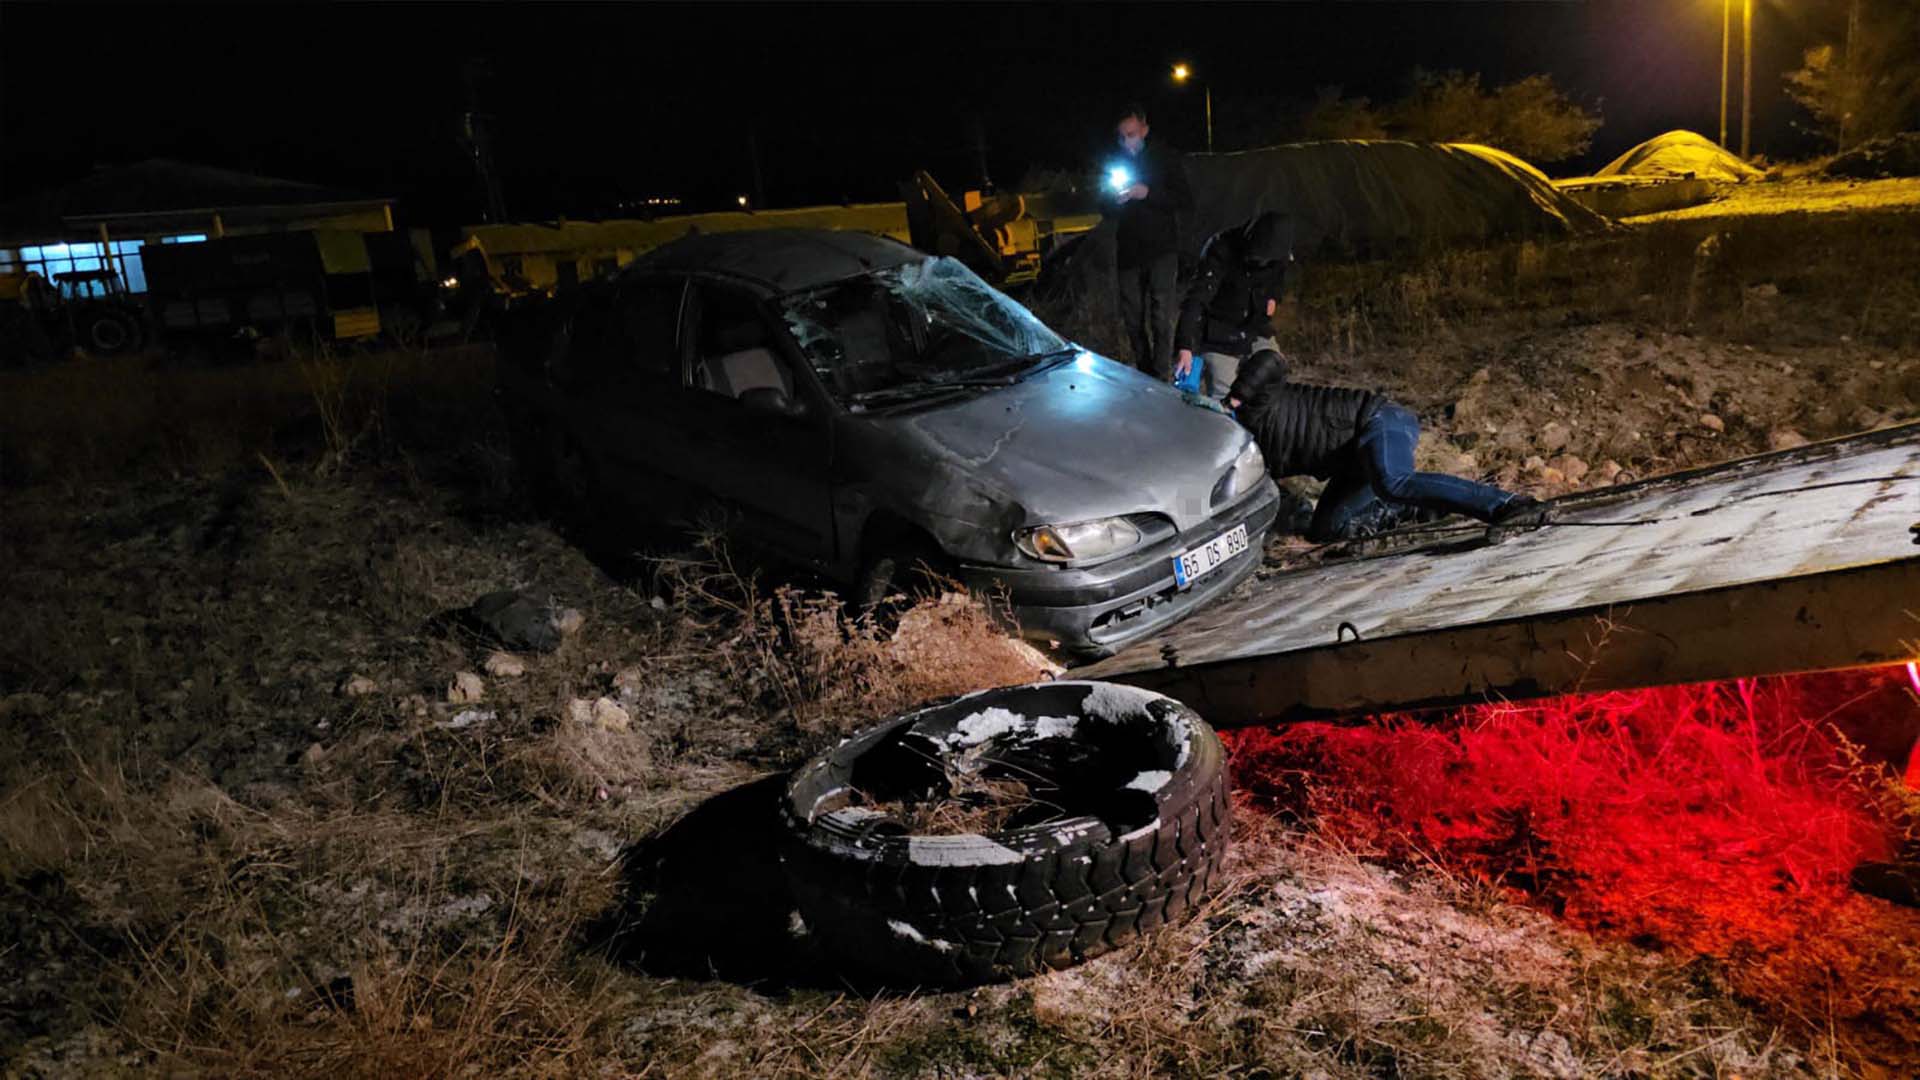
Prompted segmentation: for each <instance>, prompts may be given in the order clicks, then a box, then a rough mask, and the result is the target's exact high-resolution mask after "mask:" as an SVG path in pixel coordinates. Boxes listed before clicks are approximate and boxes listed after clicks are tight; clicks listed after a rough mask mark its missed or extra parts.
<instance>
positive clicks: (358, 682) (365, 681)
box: [340, 675, 380, 697]
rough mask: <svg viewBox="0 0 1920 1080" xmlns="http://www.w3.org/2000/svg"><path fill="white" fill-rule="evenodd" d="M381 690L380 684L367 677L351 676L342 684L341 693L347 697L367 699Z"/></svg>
mask: <svg viewBox="0 0 1920 1080" xmlns="http://www.w3.org/2000/svg"><path fill="white" fill-rule="evenodd" d="M379 689H380V684H379V683H377V682H374V681H373V680H372V679H369V678H367V677H366V676H365V675H349V676H347V678H346V681H344V682H342V683H341V684H340V693H341V694H342V695H343V696H345V697H366V696H367V695H368V694H371V693H375V692H377V691H378V690H379Z"/></svg>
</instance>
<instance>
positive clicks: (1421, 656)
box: [1075, 424, 1920, 727]
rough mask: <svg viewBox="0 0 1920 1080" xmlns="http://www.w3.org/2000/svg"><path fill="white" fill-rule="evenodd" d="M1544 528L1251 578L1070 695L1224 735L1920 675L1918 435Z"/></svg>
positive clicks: (1835, 443)
mask: <svg viewBox="0 0 1920 1080" xmlns="http://www.w3.org/2000/svg"><path fill="white" fill-rule="evenodd" d="M1554 508H1555V513H1556V515H1557V516H1556V521H1555V523H1554V524H1550V525H1547V526H1545V527H1543V528H1539V529H1534V530H1530V531H1519V532H1505V531H1504V530H1500V529H1487V528H1484V527H1476V528H1472V529H1440V528H1435V529H1434V530H1433V531H1432V536H1433V538H1434V542H1432V543H1430V544H1425V545H1423V546H1420V547H1417V548H1414V549H1412V550H1402V551H1398V552H1395V553H1392V554H1385V555H1380V556H1376V557H1370V558H1357V559H1348V560H1345V561H1340V562H1333V563H1328V564H1324V565H1320V566H1316V567H1312V568H1307V569H1299V570H1292V571H1283V572H1279V573H1275V574H1272V575H1271V576H1266V577H1257V578H1256V579H1254V580H1253V581H1251V582H1249V583H1248V584H1247V585H1244V586H1242V587H1241V588H1240V589H1239V590H1237V591H1236V592H1235V593H1234V594H1233V595H1231V596H1229V597H1228V598H1227V599H1225V600H1223V601H1222V602H1221V603H1220V604H1218V605H1216V606H1214V607H1211V608H1208V609H1206V610H1204V611H1202V612H1200V613H1198V614H1196V615H1195V616H1194V617H1193V618H1191V619H1188V620H1186V621H1185V622H1182V623H1180V624H1179V625H1177V626H1174V627H1172V628H1170V629H1168V631H1167V632H1166V633H1164V634H1161V635H1159V636H1157V637H1154V638H1152V639H1150V640H1148V641H1145V642H1142V643H1140V644H1138V645H1135V646H1133V647H1131V648H1129V649H1127V650H1125V651H1122V652H1120V653H1119V654H1117V655H1115V656H1112V657H1110V658H1108V659H1105V660H1102V661H1100V662H1098V663H1096V664H1093V665H1091V666H1089V667H1086V668H1083V669H1081V670H1079V671H1076V672H1075V675H1076V677H1081V676H1084V677H1086V678H1095V679H1112V680H1116V681H1120V682H1127V683H1132V684H1134V685H1138V686H1142V687H1147V688H1149V689H1153V690H1157V691H1160V692H1162V693H1165V694H1168V695H1171V696H1173V697H1175V698H1178V699H1180V700H1182V701H1185V702H1186V703H1188V704H1189V705H1191V706H1193V707H1194V708H1195V709H1197V710H1198V711H1199V712H1200V713H1201V714H1202V715H1204V716H1206V717H1207V718H1208V719H1209V720H1210V721H1211V722H1213V723H1214V724H1215V725H1216V726H1219V727H1235V726H1244V725H1250V724H1270V723H1277V722H1283V721H1290V720H1303V719H1315V718H1320V719H1326V718H1336V717H1341V716H1353V715H1361V714H1373V713H1381V712H1392V711H1407V710H1417V709H1425V708H1433V707H1441V706H1449V705H1459V704H1467V703H1472V702H1482V701H1487V700H1498V699H1503V698H1504V699H1519V698H1529V697H1540V696H1547V695H1554V694H1565V693H1577V692H1585V691H1601V690H1616V689H1628V688H1634V687H1642V686H1656V685H1667V684H1673V683H1687V682H1700V681H1706V680H1712V679H1728V678H1742V677H1750V676H1760V675H1775V674H1787V673H1792V672H1801V671H1815V670H1824V669H1832V668H1845V667H1859V666H1867V665H1876V664H1888V663H1897V662H1901V661H1908V660H1911V659H1913V658H1914V657H1915V656H1920V646H1916V642H1920V546H1916V545H1917V544H1920V424H1908V425H1904V426H1901V427H1894V428H1886V429H1883V430H1880V431H1874V432H1870V433H1867V434H1864V435H1857V436H1852V437H1849V438H1844V439H1835V440H1831V441H1827V442H1821V443H1813V444H1810V445H1807V446H1802V447H1799V448H1796V449H1792V450H1785V451H1780V452H1777V453H1771V454H1763V455H1760V456H1757V457H1750V458H1743V459H1740V460H1737V461H1732V462H1728V463H1726V464H1724V465H1717V466H1713V467H1710V468H1703V469H1695V470H1691V471H1687V472H1681V473H1675V474H1672V475H1668V476H1661V477H1656V478H1652V479H1649V480H1645V481H1641V482H1638V483H1633V484H1627V485H1622V486H1620V487H1613V488H1607V489H1604V490H1599V491H1593V492H1587V493H1583V494H1579V495H1574V496H1570V497H1568V498H1565V499H1561V500H1558V501H1556V502H1555V503H1554ZM1503 532H1505V535H1502V533H1503Z"/></svg>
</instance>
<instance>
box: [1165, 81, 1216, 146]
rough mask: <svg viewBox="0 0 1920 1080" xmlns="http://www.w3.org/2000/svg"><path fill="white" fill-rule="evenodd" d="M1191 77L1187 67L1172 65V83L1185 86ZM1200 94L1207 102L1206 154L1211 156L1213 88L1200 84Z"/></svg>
mask: <svg viewBox="0 0 1920 1080" xmlns="http://www.w3.org/2000/svg"><path fill="white" fill-rule="evenodd" d="M1192 75H1193V69H1192V68H1189V67H1188V66H1187V65H1185V64H1175V65H1173V81H1174V82H1176V83H1179V84H1181V85H1182V86H1184V85H1186V82H1187V79H1188V78H1190V77H1191V76H1192ZM1200 92H1201V93H1202V94H1204V95H1205V96H1206V100H1207V153H1209V154H1211V153H1213V87H1211V86H1208V85H1207V84H1206V83H1201V84H1200Z"/></svg>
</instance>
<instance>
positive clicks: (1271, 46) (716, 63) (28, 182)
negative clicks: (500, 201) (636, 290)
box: [0, 0, 1841, 224]
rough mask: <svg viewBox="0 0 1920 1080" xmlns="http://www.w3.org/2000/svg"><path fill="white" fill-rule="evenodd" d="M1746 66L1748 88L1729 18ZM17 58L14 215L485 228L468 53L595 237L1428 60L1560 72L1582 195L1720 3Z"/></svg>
mask: <svg viewBox="0 0 1920 1080" xmlns="http://www.w3.org/2000/svg"><path fill="white" fill-rule="evenodd" d="M1840 7H1841V5H1840V3H1839V2H1838V0H1756V4H1755V32H1754V33H1755V51H1756V57H1757V59H1756V64H1755V76H1754V90H1755V95H1754V96H1755V110H1756V115H1755V125H1754V143H1755V149H1756V150H1757V151H1760V152H1767V153H1772V154H1775V155H1786V154H1792V153H1805V152H1807V151H1809V150H1810V149H1812V147H1811V146H1810V145H1809V144H1808V143H1807V142H1806V140H1805V138H1804V137H1803V136H1802V135H1800V134H1799V133H1798V132H1797V131H1795V130H1794V128H1793V127H1792V126H1791V122H1792V121H1795V120H1804V117H1803V116H1802V115H1801V113H1800V111H1799V110H1798V108H1797V107H1795V106H1793V105H1792V104H1791V103H1790V102H1788V101H1787V100H1786V99H1785V97H1784V95H1783V94H1782V93H1781V89H1780V87H1781V83H1780V75H1781V73H1782V72H1784V71H1786V70H1788V69H1790V68H1792V67H1795V66H1797V65H1798V62H1799V55H1800V50H1801V49H1803V48H1805V47H1806V46H1808V45H1809V44H1812V43H1814V41H1815V40H1816V39H1817V38H1818V37H1819V36H1820V35H1821V34H1822V33H1823V32H1826V33H1831V30H1830V28H1831V27H1833V26H1837V25H1838V24H1839V22H1838V20H1839V14H1838V11H1839V9H1840ZM1734 48H1735V68H1734V79H1735V86H1736V89H1737V86H1738V76H1739V69H1738V48H1739V16H1738V12H1737V11H1736V13H1735V20H1734ZM0 54H3V55H0V122H3V123H4V129H3V130H0V198H13V197H16V196H19V195H21V194H24V193H26V192H29V191H32V190H34V189H36V188H39V187H43V186H46V185H49V184H58V183H60V182H62V181H65V180H68V179H71V178H73V177H75V176H78V175H81V174H84V173H85V172H86V171H87V170H88V169H89V168H91V167H93V166H95V165H102V164H114V163H123V162H130V161H136V160H140V159H142V158H146V157H156V156H165V157H175V158H182V159H186V160H191V161H197V162H203V163H206V164H212V165H219V166H225V167H230V168H238V169H244V170H250V171H256V172H262V173H266V174H270V175H277V176H284V177H287V178H290V179H297V180H306V181H311V182H314V183H321V184H326V185H330V186H336V187H344V188H349V189H354V190H357V191H360V192H364V193H369V194H383V195H394V196H398V197H399V198H400V199H401V200H402V213H403V215H404V216H406V217H407V218H408V219H410V220H411V221H413V222H416V223H437V224H449V223H456V222H461V221H474V220H477V218H478V212H477V201H476V199H475V197H474V193H473V184H472V180H471V172H470V170H469V168H468V166H467V164H466V161H465V159H464V158H463V157H462V155H461V152H460V149H459V146H458V144H457V142H456V140H455V137H454V135H455V130H456V126H457V121H458V117H459V114H460V113H461V111H462V109H463V102H464V101H465V97H466V90H465V86H464V82H463V79H462V69H463V65H464V62H465V61H466V60H467V59H468V58H470V57H485V58H486V59H487V60H488V61H489V62H490V64H491V67H492V71H493V75H492V78H491V79H490V80H488V81H486V82H485V83H484V84H483V85H482V88H481V95H482V102H483V104H484V106H485V108H486V110H487V111H489V112H491V113H492V114H493V115H494V117H495V134H496V141H497V154H498V158H499V163H500V171H501V173H502V176H503V181H504V185H505V189H506V197H507V203H508V208H509V211H510V213H511V214H512V215H513V216H515V217H522V218H535V217H549V216H553V215H557V214H567V215H570V216H575V217H585V216H593V215H595V214H596V213H601V214H606V213H609V212H610V208H611V207H613V206H615V205H616V204H617V203H618V202H619V201H620V200H623V199H637V198H645V197H647V196H650V195H676V196H679V197H681V198H683V199H686V200H687V201H688V205H690V206H694V207H699V206H706V205H717V204H718V203H720V202H721V201H722V200H725V201H731V198H732V196H733V195H734V194H735V193H736V192H751V191H752V190H753V172H752V165H751V152H750V150H749V146H750V133H751V134H752V135H753V136H754V137H755V138H756V139H757V143H758V148H759V157H760V162H761V169H762V176H763V180H764V187H765V192H766V198H767V202H768V203H769V204H771V205H774V206H781V205H801V204H806V203H816V202H836V201H841V200H853V201H865V200H884V199H893V198H897V197H898V196H897V192H896V184H897V182H898V181H899V180H901V179H903V178H904V177H906V176H907V175H909V174H910V173H911V172H912V170H913V169H914V168H916V167H925V168H928V169H929V170H930V171H932V172H933V173H934V175H935V176H936V177H937V178H940V179H941V180H942V181H943V182H944V183H946V184H947V185H948V186H949V187H951V188H954V189H958V188H961V187H964V186H970V185H971V184H972V183H973V182H974V181H975V180H976V178H977V176H978V168H977V166H976V164H975V162H976V155H975V153H974V149H973V147H974V145H975V141H976V138H977V134H978V135H984V138H985V141H986V144H987V148H988V154H987V163H988V167H989V169H990V171H991V173H992V176H993V178H994V180H995V181H996V182H998V183H1000V184H1012V183H1015V182H1017V181H1018V180H1019V179H1020V177H1021V175H1022V173H1023V172H1024V171H1025V170H1026V169H1027V168H1028V167H1029V166H1032V165H1052V166H1080V165H1083V164H1085V163H1086V162H1088V161H1089V160H1091V159H1092V157H1093V155H1094V154H1095V153H1097V152H1102V151H1103V150H1104V148H1105V146H1106V145H1107V144H1106V142H1105V140H1106V137H1107V131H1108V129H1109V128H1110V126H1111V122H1112V114H1113V113H1114V110H1115V107H1116V105H1117V104H1119V103H1121V102H1123V101H1126V100H1129V99H1140V100H1143V101H1145V102H1146V103H1147V104H1148V105H1149V107H1150V109H1151V110H1152V111H1153V112H1154V114H1155V115H1154V118H1153V119H1154V134H1155V137H1157V138H1162V139H1166V140H1169V141H1172V142H1174V143H1175V144H1177V145H1180V146H1182V147H1184V148H1187V149H1195V148H1198V147H1199V146H1200V145H1201V144H1202V142H1203V134H1202V126H1201V123H1202V121H1201V111H1200V98H1199V95H1198V93H1197V89H1195V88H1189V89H1185V90H1176V89H1175V88H1174V87H1172V86H1171V85H1170V83H1169V82H1168V80H1167V79H1166V77H1165V73H1166V71H1167V68H1168V65H1169V64H1170V63H1171V61H1173V60H1175V59H1184V60H1187V61H1188V62H1190V63H1191V64H1192V65H1193V66H1194V68H1195V69H1196V72H1197V74H1198V76H1199V77H1200V78H1202V79H1205V80H1208V81H1210V82H1211V84H1212V88H1213V96H1214V114H1215V125H1216V131H1217V132H1219V133H1221V134H1222V135H1224V134H1226V133H1228V132H1229V131H1230V130H1231V129H1232V128H1233V127H1234V125H1235V124H1236V122H1245V120H1246V119H1248V117H1247V116H1246V114H1245V112H1240V113H1236V110H1250V109H1253V108H1264V109H1267V110H1272V109H1273V108H1274V106H1273V105H1272V104H1271V103H1272V102H1275V101H1278V100H1281V99H1284V98H1288V97H1295V98H1304V97H1307V96H1310V95H1311V94H1312V92H1313V91H1314V89H1315V88H1316V87H1319V86H1326V85H1340V86H1342V87H1344V88H1345V89H1346V92H1347V93H1349V94H1366V95H1369V96H1371V97H1373V98H1374V99H1375V101H1376V103H1378V102H1384V101H1388V100H1391V99H1393V98H1395V97H1398V96H1399V95H1400V94H1401V93H1402V92H1404V90H1405V88H1406V85H1407V78H1408V75H1409V74H1410V72H1411V71H1412V70H1413V69H1414V68H1415V67H1416V66H1424V67H1427V68H1430V69H1436V70H1447V69H1460V70H1465V71H1478V72H1481V73H1483V74H1484V75H1485V77H1486V78H1487V80H1488V81H1489V82H1490V83H1499V82H1504V81H1507V80H1511V79H1515V78H1519V77H1522V76H1525V75H1530V74H1534V73H1546V74H1549V75H1551V76H1553V78H1554V80H1555V81H1556V82H1557V83H1558V84H1559V85H1560V87H1561V88H1562V89H1563V90H1565V91H1567V92H1568V93H1569V94H1571V95H1572V96H1574V97H1575V98H1576V99H1578V100H1580V101H1582V102H1583V103H1586V104H1589V105H1593V104H1598V105H1599V106H1600V107H1601V109H1602V111H1603V113H1604V116H1605V120H1606V124H1605V126H1604V127H1603V128H1601V130H1600V131H1599V133H1598V134H1597V136H1596V137H1595V143H1594V150H1593V153H1592V154H1591V155H1589V157H1588V158H1587V159H1585V160H1583V161H1580V162H1573V163H1568V164H1567V165H1566V166H1562V167H1559V168H1557V169H1556V170H1555V171H1557V172H1561V173H1566V172H1569V171H1576V172H1577V171H1580V169H1578V168H1576V166H1586V167H1589V168H1590V167H1593V166H1597V165H1599V164H1602V163H1604V162H1605V161H1606V160H1607V159H1608V158H1610V157H1611V156H1613V155H1614V154H1616V153H1618V152H1619V151H1621V150H1623V149H1625V148H1626V147H1628V146H1631V145H1632V144H1634V143H1636V142H1639V141H1640V140H1642V139H1644V138H1647V137H1649V136H1652V135H1655V134H1658V133H1660V132H1662V131H1665V130H1668V129H1670V128H1674V127H1690V128H1693V129H1694V130H1697V131H1701V132H1703V133H1705V134H1707V135H1708V136H1710V137H1711V136H1712V135H1713V134H1714V130H1715V127H1716V125H1717V113H1718V92H1719V91H1718V80H1719V57H1720V4H1719V3H1718V0H1567V2H1548V0H1535V2H1526V3H1492V2H1476V3H1452V2H1434V3H1422V4H1405V3H1363V2H1354V0H1349V2H1344V3H1304V2H1303V3H1260V4H1200V3H1189V4H1183V5H1177V6H1175V5H1166V6H1159V5H1155V6H1112V5H1076V6H1068V7H1043V6H1036V5H1020V6H1001V5H985V4H969V5H954V6H944V5H942V6H934V5H897V6H895V5H887V6H880V5H840V6H834V5H823V4H783V5H772V6H766V5H752V4H722V3H710V4H705V5H701V6H698V7H690V6H679V5H670V4H594V5H561V4H551V3H549V4H539V5H524V6H523V5H511V4H488V5H478V6H468V5H464V4H453V3H435V4H360V5H334V6H330V7H310V6H292V5H277V4H255V5H248V6H244V7H243V6H210V7H195V6H190V5H182V4H169V5H155V6H150V7H137V8H131V9H124V8H114V7H104V6H94V5H86V4H78V3H59V4H39V3H19V2H8V3H5V4H0ZM1256 103H1259V104H1256ZM1733 111H1734V115H1733V118H1732V121H1731V124H1732V130H1733V131H1734V133H1735V134H1734V135H1733V138H1734V139H1735V140H1737V137H1738V136H1737V130H1738V105H1737V99H1736V103H1735V106H1734V110H1733ZM1233 148H1235V147H1234V146H1232V145H1230V144H1227V145H1222V146H1221V149H1233Z"/></svg>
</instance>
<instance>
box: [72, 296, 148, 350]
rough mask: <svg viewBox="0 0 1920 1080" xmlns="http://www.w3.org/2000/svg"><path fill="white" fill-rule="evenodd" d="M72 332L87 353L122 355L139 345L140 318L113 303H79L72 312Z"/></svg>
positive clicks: (136, 348)
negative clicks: (76, 308)
mask: <svg viewBox="0 0 1920 1080" xmlns="http://www.w3.org/2000/svg"><path fill="white" fill-rule="evenodd" d="M73 329H74V334H75V336H76V337H77V338H78V343H79V345H80V348H82V349H83V350H85V351H86V352H87V354H88V355H90V356H124V355H126V354H127V353H130V352H134V351H136V350H138V349H139V348H140V337H141V333H140V331H141V326H140V319H139V317H138V316H136V315H135V314H134V313H133V312H131V311H128V310H127V309H126V308H123V307H116V306H114V305H112V304H97V303H96V304H82V305H80V307H79V309H78V310H76V311H75V312H74V313H73Z"/></svg>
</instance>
